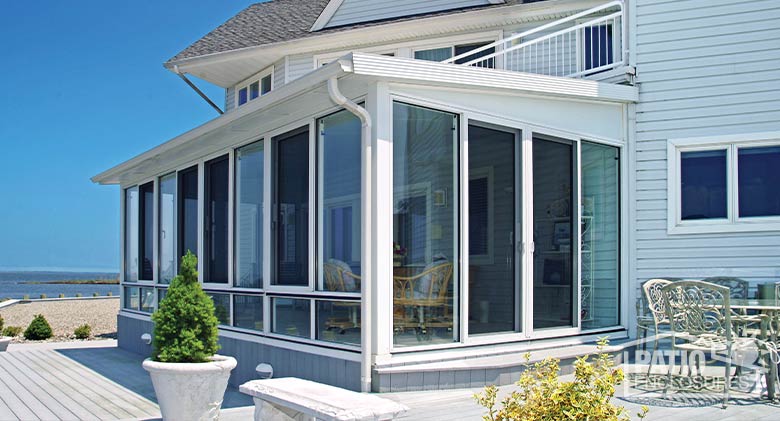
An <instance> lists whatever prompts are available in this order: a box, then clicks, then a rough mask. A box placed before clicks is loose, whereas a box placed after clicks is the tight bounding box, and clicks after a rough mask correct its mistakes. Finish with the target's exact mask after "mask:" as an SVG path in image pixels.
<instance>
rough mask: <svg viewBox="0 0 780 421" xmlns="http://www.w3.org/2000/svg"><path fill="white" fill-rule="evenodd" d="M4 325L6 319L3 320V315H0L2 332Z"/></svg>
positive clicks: (0, 330)
mask: <svg viewBox="0 0 780 421" xmlns="http://www.w3.org/2000/svg"><path fill="white" fill-rule="evenodd" d="M3 326H5V320H3V316H0V332H2V331H3Z"/></svg>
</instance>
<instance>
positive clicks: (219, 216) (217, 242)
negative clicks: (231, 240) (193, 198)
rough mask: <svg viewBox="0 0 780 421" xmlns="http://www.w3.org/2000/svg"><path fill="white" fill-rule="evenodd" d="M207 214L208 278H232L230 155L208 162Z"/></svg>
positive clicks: (212, 280) (213, 280) (218, 280)
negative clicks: (230, 263) (229, 231)
mask: <svg viewBox="0 0 780 421" xmlns="http://www.w3.org/2000/svg"><path fill="white" fill-rule="evenodd" d="M204 168H205V178H204V182H205V189H204V190H205V194H206V198H205V199H206V200H204V204H205V209H204V212H203V215H204V231H205V232H204V236H203V237H204V240H203V254H204V256H203V260H204V272H205V277H204V282H207V283H220V284H225V283H227V282H228V256H227V253H228V191H229V188H228V174H229V160H228V157H227V156H223V157H221V158H217V159H215V160H212V161H209V162H206V164H205V166H204Z"/></svg>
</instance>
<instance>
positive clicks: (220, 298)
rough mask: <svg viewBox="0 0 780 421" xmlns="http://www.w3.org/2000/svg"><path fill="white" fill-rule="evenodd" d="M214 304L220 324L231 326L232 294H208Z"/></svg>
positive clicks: (215, 313)
mask: <svg viewBox="0 0 780 421" xmlns="http://www.w3.org/2000/svg"><path fill="white" fill-rule="evenodd" d="M206 295H208V296H209V297H210V298H211V301H213V302H214V315H215V316H217V320H218V321H219V324H221V325H225V326H230V294H214V293H210V292H209V293H207V294H206Z"/></svg>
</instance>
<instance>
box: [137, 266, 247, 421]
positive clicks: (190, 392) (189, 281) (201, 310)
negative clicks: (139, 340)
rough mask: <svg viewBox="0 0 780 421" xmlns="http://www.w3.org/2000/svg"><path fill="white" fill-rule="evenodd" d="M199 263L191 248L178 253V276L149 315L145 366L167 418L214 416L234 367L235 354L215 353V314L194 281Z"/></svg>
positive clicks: (203, 417) (212, 307)
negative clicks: (150, 326)
mask: <svg viewBox="0 0 780 421" xmlns="http://www.w3.org/2000/svg"><path fill="white" fill-rule="evenodd" d="M197 262H198V260H197V258H196V257H195V256H194V255H193V254H192V253H191V252H187V255H186V256H184V257H182V261H181V270H180V271H179V272H180V273H179V275H178V276H176V277H175V278H174V279H173V280H172V281H171V285H170V287H169V288H168V293H167V294H166V296H165V298H164V299H163V300H162V301H161V302H160V305H159V307H158V309H157V311H155V312H154V314H152V321H153V322H154V333H153V335H152V337H153V339H152V357H151V358H147V359H146V360H145V361H144V363H143V367H144V369H145V370H146V371H148V372H149V375H150V377H151V378H152V384H153V385H154V392H155V394H156V395H157V403H158V404H159V405H160V412H161V413H162V417H163V419H166V420H202V419H217V418H218V417H219V410H220V407H221V406H222V399H223V398H224V396H225V390H226V389H227V383H228V379H229V378H230V372H231V371H232V370H233V369H234V368H235V367H236V360H235V358H232V357H225V356H221V355H216V352H217V350H218V349H219V345H218V344H217V335H218V332H217V323H218V322H217V317H216V316H215V315H214V303H213V302H212V301H211V298H209V296H208V295H206V293H205V292H203V290H202V289H201V287H200V284H199V283H198V273H197V272H196V267H197Z"/></svg>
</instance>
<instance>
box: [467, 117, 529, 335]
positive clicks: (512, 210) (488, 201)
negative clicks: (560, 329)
mask: <svg viewBox="0 0 780 421" xmlns="http://www.w3.org/2000/svg"><path fill="white" fill-rule="evenodd" d="M469 145H470V147H469V159H468V162H469V178H470V180H469V318H468V320H469V334H470V335H477V334H484V333H496V332H511V331H515V330H519V298H520V297H519V290H518V282H517V281H516V279H519V277H518V276H517V274H518V273H519V272H518V271H517V262H518V260H517V257H516V252H515V241H516V239H517V238H518V235H517V234H516V232H515V227H516V226H518V224H519V222H520V221H519V219H518V218H519V215H518V213H519V212H517V211H516V209H517V207H518V204H517V203H516V196H515V194H516V192H517V189H516V188H515V184H516V181H515V179H516V168H515V156H516V140H515V134H514V133H511V132H506V131H500V130H494V129H488V128H484V127H479V126H469Z"/></svg>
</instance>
